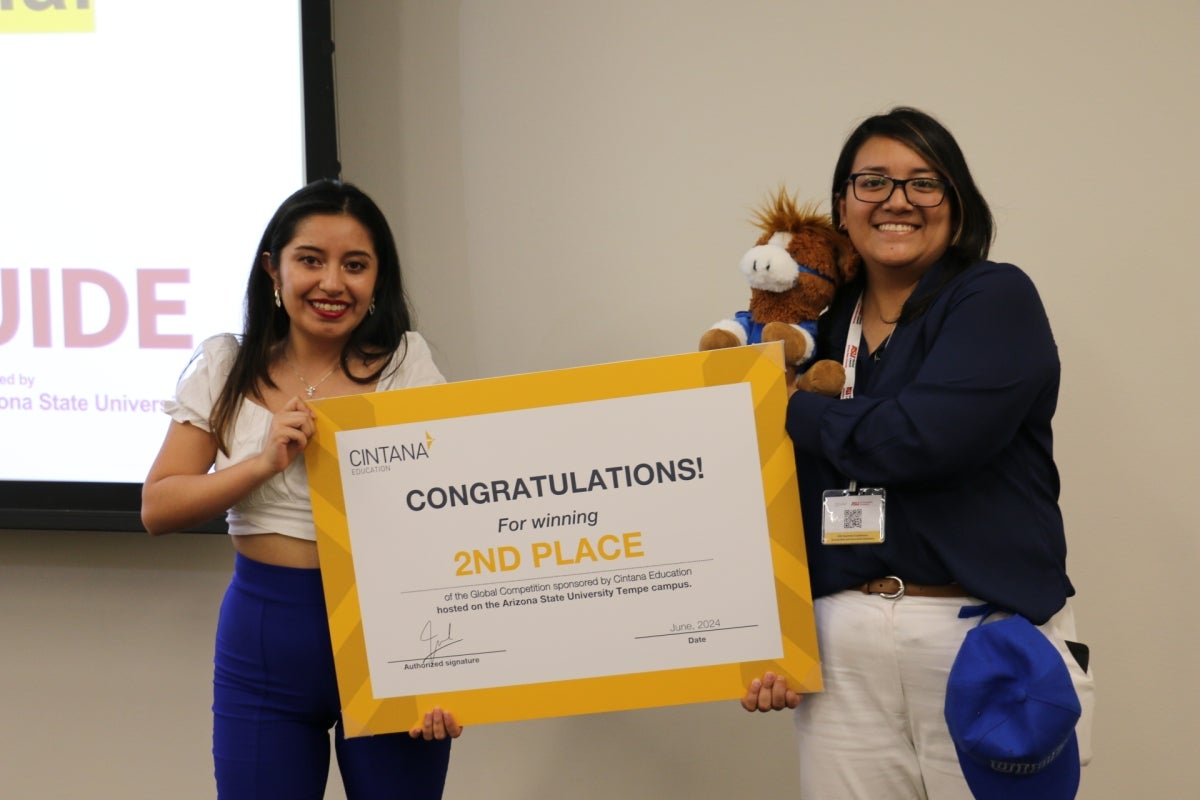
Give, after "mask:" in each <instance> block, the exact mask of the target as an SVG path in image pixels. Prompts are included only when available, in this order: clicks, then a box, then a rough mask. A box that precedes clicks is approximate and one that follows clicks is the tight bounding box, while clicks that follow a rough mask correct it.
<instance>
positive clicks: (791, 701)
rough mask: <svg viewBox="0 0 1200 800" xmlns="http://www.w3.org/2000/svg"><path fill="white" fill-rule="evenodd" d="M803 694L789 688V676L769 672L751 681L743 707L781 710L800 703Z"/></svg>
mask: <svg viewBox="0 0 1200 800" xmlns="http://www.w3.org/2000/svg"><path fill="white" fill-rule="evenodd" d="M801 699H802V695H801V694H800V693H799V692H794V691H792V690H791V689H789V688H787V678H785V677H784V676H782V675H776V674H775V673H774V672H768V673H767V674H765V675H763V676H762V678H755V679H754V680H752V681H750V686H749V688H747V689H746V695H745V696H744V697H743V698H742V708H744V709H746V710H747V711H781V710H783V709H785V708H795V707H796V706H798V705H800V700H801Z"/></svg>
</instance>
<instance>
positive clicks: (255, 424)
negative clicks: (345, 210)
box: [166, 331, 446, 541]
mask: <svg viewBox="0 0 1200 800" xmlns="http://www.w3.org/2000/svg"><path fill="white" fill-rule="evenodd" d="M404 338H405V340H406V341H407V343H408V346H407V348H404V347H402V348H400V350H399V351H397V353H396V354H395V355H394V356H392V360H391V361H390V362H389V363H388V365H387V367H385V368H384V370H383V376H382V377H381V378H380V380H379V385H378V386H376V387H375V391H377V392H386V391H390V390H392V389H406V388H408V387H411V386H429V385H431V384H435V383H445V382H446V379H445V378H443V377H442V373H441V372H439V371H438V368H437V366H436V365H435V364H434V363H433V354H432V353H430V351H429V345H428V344H427V343H426V342H425V339H424V338H422V337H421V335H420V334H419V333H415V332H413V331H409V332H408V333H407V334H405V337H404ZM237 349H238V340H237V337H235V336H234V335H233V334H229V333H226V334H220V335H218V336H213V337H211V338H209V339H205V340H204V341H203V342H201V343H200V347H199V348H198V349H197V350H196V354H195V355H194V356H193V357H192V363H191V364H190V365H189V366H188V369H187V371H186V372H185V373H184V375H183V377H182V378H180V379H179V385H178V386H177V387H176V389H175V399H174V400H169V401H167V403H166V411H167V414H169V415H170V416H171V419H173V420H175V421H176V422H188V423H191V424H192V425H195V426H196V427H198V428H201V429H203V430H206V431H210V432H211V431H212V426H211V425H209V422H208V418H209V416H210V415H211V413H212V409H213V406H214V405H215V404H216V402H217V396H218V395H219V394H220V393H221V388H222V387H223V386H224V385H225V380H226V378H227V377H228V376H229V371H230V369H232V368H233V360H234V357H235V356H236V355H237ZM401 357H403V360H402V361H400V366H399V367H397V366H396V362H397V360H398V359H400V358H401ZM273 417H274V415H273V414H272V413H271V412H270V411H268V410H267V409H266V408H263V407H262V406H260V405H258V404H257V403H254V402H251V401H250V400H247V399H243V400H242V405H241V408H239V409H238V412H237V417H236V418H235V419H234V421H233V425H232V426H231V428H230V431H229V435H228V437H227V440H228V445H229V455H225V454H224V453H222V452H220V451H217V459H216V468H217V469H224V468H226V467H228V466H230V465H232V464H237V463H238V462H241V461H245V460H246V459H248V458H253V457H254V456H256V455H258V454H259V453H260V452H262V448H263V443H264V441H265V439H266V438H267V434H268V433H269V432H270V429H271V420H272V418H273ZM226 519H227V521H228V523H229V533H230V534H232V535H234V536H242V535H246V534H254V533H282V534H283V535H284V536H291V537H293V538H295V539H307V540H309V541H316V539H317V532H316V529H315V528H314V526H313V517H312V501H311V500H310V499H309V496H308V473H307V472H306V470H305V466H304V455H303V454H301V455H300V456H299V457H298V458H296V460H295V461H293V462H292V463H291V464H290V465H289V466H288V468H287V469H285V470H284V471H283V472H281V473H279V474H278V475H275V476H274V477H272V478H271V479H270V480H268V481H267V482H266V483H264V484H262V485H261V486H259V487H258V488H257V489H255V490H254V491H253V492H251V493H250V494H249V495H247V496H246V497H244V498H243V499H242V500H241V502H239V503H237V504H236V505H235V506H234V507H233V508H231V509H229V511H228V513H227V514H226Z"/></svg>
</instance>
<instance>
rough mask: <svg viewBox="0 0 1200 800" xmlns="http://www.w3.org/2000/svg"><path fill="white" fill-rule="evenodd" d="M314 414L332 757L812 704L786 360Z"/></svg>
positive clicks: (815, 675)
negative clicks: (444, 729)
mask: <svg viewBox="0 0 1200 800" xmlns="http://www.w3.org/2000/svg"><path fill="white" fill-rule="evenodd" d="M311 405H312V408H313V409H314V412H315V414H316V419H317V435H316V437H315V439H314V440H313V441H312V442H311V443H310V445H309V447H308V450H307V451H306V455H305V457H306V460H307V463H308V477H309V486H310V489H311V493H312V501H313V514H314V517H315V520H316V525H317V545H318V549H319V552H320V557H321V571H322V576H323V579H324V585H325V599H326V605H327V608H328V612H329V627H330V632H331V634H332V637H333V646H334V657H335V661H336V665H337V675H338V688H339V691H340V693H341V699H342V707H343V708H342V710H343V716H344V718H345V726H346V735H348V736H365V735H372V734H378V733H388V732H394V731H406V730H408V729H409V728H410V727H412V726H413V725H414V724H417V723H418V722H419V721H420V719H421V717H422V716H423V714H424V713H425V712H426V711H427V710H429V709H432V708H433V707H434V706H440V707H442V708H445V709H448V710H450V711H453V712H454V714H455V717H456V718H457V719H458V720H459V721H460V722H462V723H463V724H467V725H471V724H479V723H489V722H501V721H508V720H520V719H532V718H539V717H551V716H566V715H572V714H588V713H594V712H600V711H617V710H625V709H633V708H648V707H654V706H665V705H677V704H682V703H697V702H706V701H714V700H732V699H734V698H738V697H741V696H742V694H743V693H744V692H745V690H746V686H747V684H748V683H749V682H750V680H751V679H752V678H754V677H756V676H761V675H762V674H763V673H764V672H766V671H768V670H770V671H773V672H776V673H778V674H783V675H786V676H787V678H788V681H789V685H790V686H792V687H794V688H797V689H800V690H802V691H816V690H819V689H820V688H821V675H820V665H819V662H818V660H817V643H816V634H815V630H814V627H813V609H812V598H811V594H810V591H809V583H808V568H807V563H806V558H805V550H804V537H803V534H802V531H801V521H800V506H799V499H798V494H797V486H796V474H795V465H794V461H793V454H792V446H791V442H790V440H789V439H788V438H787V435H786V433H785V431H784V414H785V410H786V405H787V390H786V385H785V376H784V368H783V348H782V347H781V346H780V345H778V344H773V345H756V346H752V347H740V348H732V349H728V350H716V351H711V352H707V353H693V354H687V355H680V356H671V357H666V358H655V359H645V360H640V361H628V362H622V363H616V364H604V365H599V366H591V367H580V368H577V369H565V370H556V371H551V372H540V373H533V374H527V375H516V376H511V377H504V378H493V379H488V380H477V381H465V382H461V383H452V384H445V385H441V386H429V387H421V388H414V389H404V390H399V391H393V392H383V393H378V394H364V395H355V396H352V397H342V398H331V399H328V400H320V401H315V402H313V403H312V404H311Z"/></svg>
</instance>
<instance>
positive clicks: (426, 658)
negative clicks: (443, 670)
mask: <svg viewBox="0 0 1200 800" xmlns="http://www.w3.org/2000/svg"><path fill="white" fill-rule="evenodd" d="M507 652H508V651H507V650H480V651H478V652H475V653H446V654H444V655H443V654H442V653H438V654H437V655H433V656H424V657H423V658H390V659H388V662H387V663H389V664H410V663H412V662H415V661H442V660H444V659H447V658H470V657H472V656H493V655H495V654H496V653H507Z"/></svg>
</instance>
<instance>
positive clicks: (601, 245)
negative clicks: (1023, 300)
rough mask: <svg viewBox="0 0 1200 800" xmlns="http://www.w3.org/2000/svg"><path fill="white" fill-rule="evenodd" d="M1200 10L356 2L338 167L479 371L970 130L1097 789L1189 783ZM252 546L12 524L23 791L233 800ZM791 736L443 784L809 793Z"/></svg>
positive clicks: (10, 617)
mask: <svg viewBox="0 0 1200 800" xmlns="http://www.w3.org/2000/svg"><path fill="white" fill-rule="evenodd" d="M1198 33H1200V3H1197V2H1194V1H1187V2H1185V1H1184V0H1180V1H1178V2H1169V1H1168V0H1154V1H1152V2H1145V3H1140V4H1136V5H1135V4H1115V3H1114V4H1096V3H1085V2H1062V3H1044V2H1033V0H1015V1H1014V2H1009V3H1004V4H982V3H960V2H951V1H950V0H918V1H917V2H913V3H906V4H896V3H890V2H884V0H863V1H862V2H850V3H840V4H839V3H820V4H818V3H801V2H794V1H792V0H739V2H736V3H735V2H716V1H715V0H713V1H712V2H701V1H700V0H694V1H693V0H606V2H595V1H588V2H585V1H584V0H575V1H571V0H490V1H485V0H475V1H473V2H472V1H470V0H464V2H459V3H455V2H450V1H449V0H445V1H443V2H433V1H432V0H404V2H395V3H373V2H368V0H337V2H336V8H335V37H336V39H337V52H338V56H337V65H338V91H339V117H340V134H341V137H342V159H343V164H344V173H345V176H346V177H347V178H348V179H350V180H353V181H355V182H358V183H359V184H360V185H362V186H363V187H364V188H365V189H367V190H368V191H370V192H371V193H372V194H374V195H375V196H376V197H377V199H378V200H379V201H380V202H381V204H382V205H383V206H384V207H385V209H387V210H388V211H389V212H390V214H391V217H392V221H393V223H394V225H395V227H396V230H397V235H398V238H399V240H400V242H401V247H402V253H401V255H402V257H403V260H404V264H405V267H406V275H407V277H408V279H409V288H410V292H411V295H412V298H413V300H414V303H415V305H416V307H417V311H418V321H419V324H420V327H421V329H422V330H423V331H424V333H425V334H426V336H427V337H428V338H429V339H430V341H431V344H432V345H433V346H434V348H435V352H436V354H437V356H438V359H439V362H440V363H441V364H442V366H443V368H444V370H445V371H446V372H447V373H448V374H449V376H450V377H451V378H453V379H465V378H473V377H485V376H492V375H501V374H508V373H513V372H524V371H531V370H541V369H550V368H556V367H563V366H575V365H582V364H590V363H598V362H604V361H614V360H620V359H626V358H638V357H645V356H657V355H666V354H671V353H677V352H685V351H689V350H691V349H693V348H694V346H695V342H696V339H697V338H698V337H699V334H700V333H701V332H702V331H703V330H704V329H705V328H707V327H708V325H710V324H711V323H712V322H714V321H715V320H717V319H719V318H722V317H724V316H727V315H728V314H730V313H731V312H732V311H735V310H738V309H740V308H741V307H742V306H743V304H744V303H745V301H746V298H747V289H746V287H745V284H744V283H743V281H742V279H741V278H740V276H739V275H738V274H737V272H736V263H737V258H738V256H739V255H740V253H741V252H742V251H743V250H744V249H745V248H746V247H748V246H749V244H750V243H751V242H750V240H751V239H752V238H753V231H752V229H751V227H750V225H749V223H748V222H747V218H748V214H749V209H750V207H751V206H752V205H753V204H754V203H756V202H757V201H758V200H759V199H760V198H761V197H762V196H763V195H764V194H765V193H766V192H767V191H768V190H770V189H772V188H773V187H774V186H775V185H776V184H778V183H779V182H780V181H786V182H787V183H788V184H789V185H790V186H791V187H792V188H793V189H795V190H797V191H799V192H800V193H801V194H802V195H803V196H805V197H811V198H812V199H814V200H817V199H821V198H823V197H824V196H825V195H826V194H827V187H826V183H827V181H828V180H829V175H830V172H831V170H832V165H833V160H834V157H835V155H836V152H837V148H838V146H839V145H840V143H841V141H842V139H843V138H844V137H845V135H846V134H847V133H848V131H849V130H850V128H851V127H853V125H854V124H855V123H856V122H857V121H858V120H859V119H861V118H862V117H863V116H865V115H867V114H870V113H873V112H876V111H880V110H884V109H886V108H888V107H890V106H892V105H894V104H898V103H907V104H913V105H917V106H920V107H923V108H925V109H927V110H929V111H931V112H933V113H935V114H936V115H938V116H939V117H941V118H942V120H943V121H944V122H946V123H947V124H948V125H949V126H950V128H951V129H952V130H953V131H954V132H955V134H956V135H957V136H958V138H959V140H960V142H961V144H962V145H963V147H964V149H965V151H966V153H967V155H968V158H969V160H970V162H971V165H972V168H973V169H974V171H975V174H976V178H977V179H978V181H979V183H980V185H981V186H982V188H983V190H984V192H985V194H986V195H987V197H988V199H989V201H990V202H991V204H992V207H993V210H994V212H995V214H996V217H997V222H998V227H999V237H998V239H997V242H996V246H995V248H994V250H993V255H994V256H995V257H996V258H999V259H1002V260H1010V261H1013V262H1014V263H1017V264H1019V265H1020V266H1022V267H1023V268H1024V269H1026V270H1027V271H1028V272H1029V273H1030V274H1031V275H1032V276H1033V278H1034V280H1035V281H1036V282H1037V284H1038V286H1039V288H1040V290H1041V292H1042V296H1043V299H1044V300H1045V302H1046V305H1047V307H1048V309H1049V311H1050V315H1051V319H1052V322H1053V324H1054V328H1055V332H1056V335H1057V338H1058V343H1059V348H1060V352H1061V356H1062V361H1063V374H1064V384H1063V392H1062V400H1061V405H1060V411H1059V414H1058V417H1057V422H1056V431H1057V437H1058V443H1057V457H1058V460H1059V465H1060V469H1061V471H1062V478H1063V509H1064V513H1065V516H1066V520H1067V526H1068V540H1069V545H1070V560H1069V566H1070V571H1071V574H1072V577H1073V579H1074V580H1075V583H1076V586H1077V587H1078V589H1079V591H1080V594H1079V596H1078V597H1077V599H1076V601H1075V607H1076V614H1077V618H1078V621H1079V625H1080V628H1081V633H1082V635H1083V638H1084V639H1085V640H1087V641H1089V643H1090V644H1091V645H1092V648H1093V653H1094V663H1095V666H1096V671H1097V675H1098V680H1099V691H1100V696H1099V706H1098V712H1097V713H1098V716H1097V723H1096V732H1095V746H1096V761H1095V763H1094V764H1093V765H1092V766H1090V767H1088V768H1087V769H1086V770H1085V772H1084V784H1083V787H1084V788H1083V791H1082V793H1081V796H1082V797H1086V798H1096V799H1097V800H1116V799H1117V798H1126V797H1156V798H1158V797H1161V798H1174V797H1187V796H1191V795H1192V794H1193V793H1194V790H1195V781H1194V778H1193V776H1194V774H1195V772H1196V767H1195V763H1194V762H1195V742H1196V741H1197V739H1198V738H1200V722H1198V720H1200V695H1198V694H1197V693H1196V692H1195V691H1194V690H1192V689H1191V688H1189V687H1190V677H1191V675H1193V674H1195V673H1197V672H1198V671H1200V645H1197V643H1196V639H1197V637H1196V636H1194V635H1193V631H1195V630H1196V623H1195V621H1194V613H1193V610H1192V606H1193V604H1194V600H1193V598H1192V596H1191V592H1190V589H1191V586H1192V584H1193V581H1192V580H1191V578H1192V576H1193V575H1194V574H1195V572H1196V570H1197V569H1198V568H1200V536H1197V534H1196V531H1195V525H1194V524H1193V523H1192V515H1191V513H1190V507H1189V506H1188V504H1187V498H1188V497H1189V492H1190V483H1191V480H1192V479H1193V478H1194V476H1195V475H1196V468H1195V466H1194V458H1193V454H1194V453H1195V452H1196V451H1197V449H1198V446H1200V425H1198V424H1197V422H1196V421H1195V419H1194V418H1193V416H1192V415H1191V412H1190V405H1191V401H1192V399H1193V397H1194V395H1195V393H1196V389H1197V385H1196V378H1195V376H1194V371H1193V370H1191V369H1190V368H1189V367H1190V365H1191V362H1192V361H1194V359H1192V358H1191V357H1190V356H1189V355H1188V353H1189V352H1190V351H1191V349H1192V348H1193V346H1194V343H1195V342H1196V341H1197V340H1198V339H1200V337H1198V334H1200V330H1198V324H1197V315H1196V314H1195V313H1194V312H1193V310H1192V307H1193V305H1194V304H1195V302H1196V298H1197V297H1198V296H1200V279H1198V278H1197V270H1196V269H1195V267H1194V264H1193V262H1194V260H1195V257H1196V253H1197V252H1200V247H1198V245H1200V241H1198V239H1200V226H1198V225H1197V224H1196V223H1195V221H1194V213H1195V211H1194V209H1195V202H1194V201H1193V198H1192V196H1191V195H1192V194H1193V193H1194V192H1193V190H1192V181H1191V180H1190V176H1191V175H1193V174H1196V173H1197V172H1198V168H1200V164H1198V163H1197V161H1198V159H1197V157H1196V155H1195V153H1196V145H1195V143H1196V141H1198V140H1200V136H1198V134H1200V130H1198V128H1200V125H1198V122H1200V105H1198V103H1197V100H1196V91H1195V87H1196V86H1197V85H1200V53H1198V52H1197V50H1196V49H1195V47H1194V44H1193V43H1194V40H1195V38H1196V35H1197V34H1198ZM1159 274H1166V275H1167V278H1166V279H1164V280H1162V281H1156V285H1155V286H1154V288H1151V287H1150V286H1148V285H1147V280H1146V279H1147V278H1149V277H1150V276H1156V275H1159ZM1139 292H1140V294H1141V296H1139ZM228 566H229V555H228V545H227V543H226V542H224V541H222V540H221V539H220V537H212V536H209V537H204V536H185V537H174V538H168V539H165V540H160V541H150V540H148V539H146V538H144V537H140V536H138V535H136V534H94V533H93V534H47V533H28V532H9V533H0V609H2V610H3V614H0V687H3V688H0V693H3V696H4V698H5V700H6V703H5V705H6V708H7V710H8V711H9V712H10V716H9V719H8V723H9V724H7V725H5V726H3V727H2V728H0V794H2V795H4V796H12V797H34V796H36V797H40V798H68V797H70V798H74V797H89V798H110V797H112V798H116V797H121V798H138V797H147V798H150V797H154V798H158V797H204V796H209V794H210V792H211V790H210V783H209V777H208V776H209V773H210V765H209V760H208V712H207V705H208V702H209V700H208V680H209V659H210V649H211V644H210V642H211V636H212V630H213V625H214V615H215V609H216V604H217V602H218V600H219V597H220V593H221V591H222V589H223V585H224V581H225V578H226V575H227V571H228ZM14 708H15V711H16V714H15V716H13V715H11V712H12V710H13V709H14ZM791 740H792V734H791V730H790V726H789V724H788V721H787V720H786V718H785V717H784V716H783V715H771V716H759V715H756V716H750V715H746V714H744V713H743V712H741V711H740V710H739V709H737V708H736V706H735V705H733V704H710V705H702V706H692V707H682V708H674V709H662V710H655V711H644V712H630V713H622V714H609V715H597V716H592V717H582V718H572V719H557V720H546V721H538V722H529V723H520V724H509V725H492V726H482V727H478V728H473V729H471V730H469V731H468V733H467V735H466V736H465V737H464V738H463V739H462V740H461V741H460V742H459V744H458V745H457V746H456V753H455V756H454V759H453V766H452V772H451V778H450V789H449V792H448V796H449V797H467V796H472V797H487V798H489V799H490V800H506V799H507V798H513V799H514V800H515V799H516V798H521V799H522V800H525V799H527V798H557V797H573V798H581V799H583V800H590V799H591V798H610V797H627V798H666V797H688V798H695V799H696V800H699V799H700V798H724V797H728V796H753V797H758V798H786V797H792V796H794V793H793V792H792V790H791V785H792V778H793V774H794V769H795V761H794V756H793V754H792V741H791ZM330 796H331V797H340V796H341V794H340V790H338V789H337V788H336V787H335V788H334V789H333V790H332V791H331V793H330Z"/></svg>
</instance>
